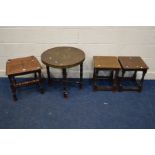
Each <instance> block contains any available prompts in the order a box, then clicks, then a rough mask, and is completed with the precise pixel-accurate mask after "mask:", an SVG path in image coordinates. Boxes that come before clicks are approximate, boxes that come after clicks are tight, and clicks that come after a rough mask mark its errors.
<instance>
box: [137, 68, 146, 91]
mask: <svg viewBox="0 0 155 155" xmlns="http://www.w3.org/2000/svg"><path fill="white" fill-rule="evenodd" d="M146 72H147V70H144V71H143V74H142V78H141V80H140V84H139V92H141V91H142V89H143V82H144V77H145V74H146Z"/></svg>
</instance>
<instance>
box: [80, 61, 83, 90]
mask: <svg viewBox="0 0 155 155" xmlns="http://www.w3.org/2000/svg"><path fill="white" fill-rule="evenodd" d="M79 87H80V89H82V87H83V63H81V64H80V84H79Z"/></svg>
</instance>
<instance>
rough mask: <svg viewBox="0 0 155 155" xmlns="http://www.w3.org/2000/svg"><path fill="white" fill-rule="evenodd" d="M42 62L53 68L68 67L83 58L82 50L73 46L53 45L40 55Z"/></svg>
mask: <svg viewBox="0 0 155 155" xmlns="http://www.w3.org/2000/svg"><path fill="white" fill-rule="evenodd" d="M41 60H42V62H43V63H44V64H45V65H47V66H50V67H54V68H70V67H74V66H77V65H79V64H81V63H82V62H83V61H84V60H85V54H84V52H83V51H82V50H80V49H78V48H75V47H64V46H62V47H55V48H51V49H48V50H46V51H45V52H44V53H42V55H41Z"/></svg>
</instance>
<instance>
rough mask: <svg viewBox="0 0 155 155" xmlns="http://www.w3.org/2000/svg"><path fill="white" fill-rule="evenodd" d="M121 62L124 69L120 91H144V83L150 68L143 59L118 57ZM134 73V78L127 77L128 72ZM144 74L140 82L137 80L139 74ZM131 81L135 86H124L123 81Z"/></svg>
mask: <svg viewBox="0 0 155 155" xmlns="http://www.w3.org/2000/svg"><path fill="white" fill-rule="evenodd" d="M118 59H119V62H120V64H121V67H122V76H121V77H120V86H119V90H120V91H122V90H124V91H125V90H126V91H139V92H141V91H142V88H143V81H144V77H145V74H146V73H147V70H148V69H149V67H148V66H147V65H146V64H145V62H144V61H143V60H142V58H141V57H118ZM127 71H128V72H133V75H132V76H130V77H129V76H125V73H126V72H127ZM139 71H141V72H142V77H141V79H140V80H138V79H137V72H139ZM125 80H126V81H131V82H134V83H135V85H134V86H124V85H123V81H125Z"/></svg>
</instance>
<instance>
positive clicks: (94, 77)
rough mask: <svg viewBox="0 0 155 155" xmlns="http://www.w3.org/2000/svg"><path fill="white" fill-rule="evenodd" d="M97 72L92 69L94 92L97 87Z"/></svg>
mask: <svg viewBox="0 0 155 155" xmlns="http://www.w3.org/2000/svg"><path fill="white" fill-rule="evenodd" d="M97 72H98V71H97V70H96V68H94V73H93V90H94V91H96V90H97V86H96V76H97Z"/></svg>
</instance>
